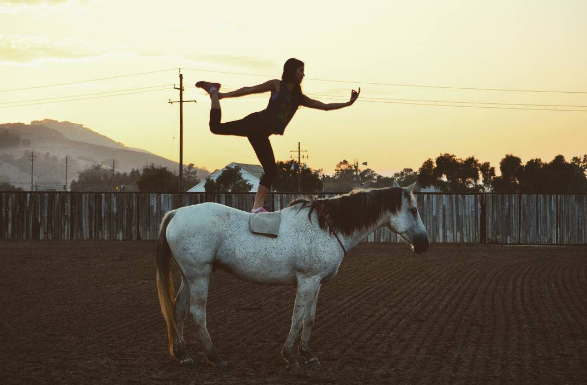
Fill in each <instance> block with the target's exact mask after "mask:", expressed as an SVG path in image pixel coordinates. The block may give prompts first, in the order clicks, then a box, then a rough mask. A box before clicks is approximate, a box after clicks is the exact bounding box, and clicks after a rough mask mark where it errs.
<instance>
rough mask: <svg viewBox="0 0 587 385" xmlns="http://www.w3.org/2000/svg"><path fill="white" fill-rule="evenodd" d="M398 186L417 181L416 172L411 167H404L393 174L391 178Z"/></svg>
mask: <svg viewBox="0 0 587 385" xmlns="http://www.w3.org/2000/svg"><path fill="white" fill-rule="evenodd" d="M392 179H394V180H395V181H396V182H397V183H398V184H399V185H400V186H402V187H407V186H409V185H411V184H413V183H415V182H417V181H418V173H417V172H415V171H414V170H413V169H411V168H404V169H403V170H401V171H400V172H396V173H394V174H393V178H392Z"/></svg>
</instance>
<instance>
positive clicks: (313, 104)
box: [302, 87, 361, 111]
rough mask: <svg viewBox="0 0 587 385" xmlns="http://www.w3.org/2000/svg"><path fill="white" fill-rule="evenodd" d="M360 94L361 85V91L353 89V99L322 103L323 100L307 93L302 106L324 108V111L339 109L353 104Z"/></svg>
mask: <svg viewBox="0 0 587 385" xmlns="http://www.w3.org/2000/svg"><path fill="white" fill-rule="evenodd" d="M360 94H361V88H360V87H359V91H355V90H352V92H351V100H349V101H348V102H346V103H322V102H321V101H318V100H314V99H311V98H309V97H307V96H306V95H304V96H303V98H302V106H306V107H308V108H315V109H317V110H323V111H330V110H338V109H340V108H344V107H349V106H352V105H353V103H354V102H355V101H356V100H357V98H358V97H359V95H360Z"/></svg>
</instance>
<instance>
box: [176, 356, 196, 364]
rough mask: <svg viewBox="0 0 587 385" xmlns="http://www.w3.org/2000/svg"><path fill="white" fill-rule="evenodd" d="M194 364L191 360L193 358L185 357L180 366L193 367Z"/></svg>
mask: <svg viewBox="0 0 587 385" xmlns="http://www.w3.org/2000/svg"><path fill="white" fill-rule="evenodd" d="M193 363H194V360H192V359H191V357H184V358H182V360H181V361H180V362H179V364H180V365H182V366H183V365H191V364H193Z"/></svg>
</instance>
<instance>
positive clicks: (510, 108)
mask: <svg viewBox="0 0 587 385" xmlns="http://www.w3.org/2000/svg"><path fill="white" fill-rule="evenodd" d="M327 99H329V98H327ZM330 99H332V100H340V99H334V98H330ZM357 102H361V103H384V104H409V105H415V106H432V107H457V108H483V109H494V110H525V111H554V112H587V110H560V109H553V108H523V107H519V108H517V107H491V106H465V105H460V106H458V105H452V104H430V103H428V104H426V103H411V102H393V101H382V100H360V99H359V100H357Z"/></svg>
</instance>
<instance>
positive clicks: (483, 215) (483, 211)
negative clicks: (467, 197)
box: [479, 192, 487, 244]
mask: <svg viewBox="0 0 587 385" xmlns="http://www.w3.org/2000/svg"><path fill="white" fill-rule="evenodd" d="M485 196H486V194H485V193H484V192H483V193H481V219H480V220H481V223H480V226H479V227H480V231H481V234H480V238H481V239H480V241H481V244H485V243H487V209H486V206H485V203H486V202H485Z"/></svg>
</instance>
